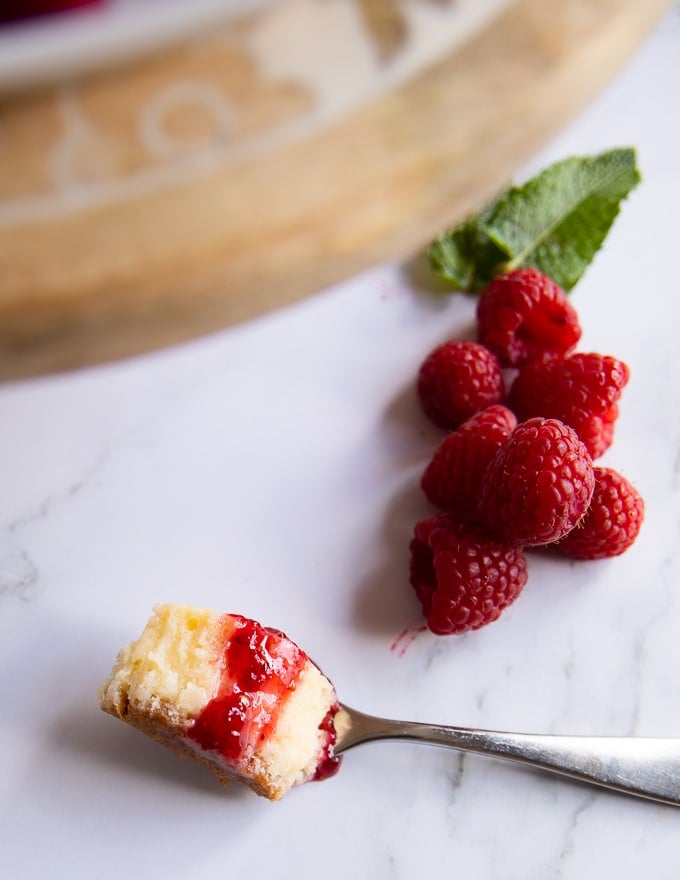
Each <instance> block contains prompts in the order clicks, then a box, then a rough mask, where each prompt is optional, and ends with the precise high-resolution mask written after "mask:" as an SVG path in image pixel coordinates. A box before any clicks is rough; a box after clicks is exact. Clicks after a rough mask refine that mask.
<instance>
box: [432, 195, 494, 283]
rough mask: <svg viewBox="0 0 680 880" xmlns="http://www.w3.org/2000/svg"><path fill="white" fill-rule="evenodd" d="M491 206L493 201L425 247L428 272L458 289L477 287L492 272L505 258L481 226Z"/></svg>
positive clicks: (485, 281) (492, 206)
mask: <svg viewBox="0 0 680 880" xmlns="http://www.w3.org/2000/svg"><path fill="white" fill-rule="evenodd" d="M495 206H496V202H495V201H494V202H492V203H491V204H490V205H487V207H486V208H484V210H483V211H480V213H479V214H475V215H474V216H472V217H469V218H468V219H467V220H465V221H464V222H463V223H461V224H460V226H457V227H456V228H455V229H453V230H451V231H450V232H448V233H446V234H444V235H441V236H439V238H437V239H435V241H433V242H432V244H431V245H430V247H429V248H428V250H427V258H428V260H429V262H430V268H431V269H432V271H433V272H434V273H435V274H436V275H439V277H440V278H444V279H445V280H446V281H449V282H451V284H453V285H454V287H456V288H458V289H459V290H481V289H482V288H483V287H485V286H486V284H487V283H488V279H489V278H492V277H493V275H494V274H495V270H496V267H497V266H498V264H499V263H503V262H504V261H505V260H507V258H508V255H507V254H506V253H505V252H504V251H502V250H501V249H500V248H499V247H498V246H497V245H496V244H494V242H492V241H491V239H490V238H489V237H488V236H487V235H486V234H485V233H484V231H483V227H482V224H483V223H484V222H485V220H486V219H487V218H488V217H490V216H491V213H492V212H493V209H494V208H495Z"/></svg>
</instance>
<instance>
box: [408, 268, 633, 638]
mask: <svg viewBox="0 0 680 880" xmlns="http://www.w3.org/2000/svg"><path fill="white" fill-rule="evenodd" d="M580 337H581V327H580V325H579V320H578V316H577V314H576V311H575V310H574V308H573V306H572V305H571V303H570V302H569V301H568V299H567V296H566V294H565V293H564V291H563V290H562V289H561V288H560V287H559V286H558V285H557V284H555V282H554V281H552V280H551V279H550V278H548V277H546V276H545V275H543V274H542V273H541V272H539V271H538V270H536V269H533V268H526V269H519V270H517V271H514V272H510V273H508V274H506V275H502V276H500V277H497V278H496V279H494V280H493V281H492V282H491V284H490V285H489V286H488V287H487V288H486V290H485V291H484V292H483V293H482V295H481V297H480V300H479V303H478V307H477V341H476V342H469V341H451V342H446V343H444V344H443V345H440V346H439V347H438V348H436V349H435V350H434V351H433V352H431V353H430V355H429V356H428V357H427V358H426V359H425V361H424V363H423V364H422V366H421V368H420V372H419V375H418V386H417V389H418V396H419V399H420V402H421V404H422V407H423V410H424V412H425V413H426V415H427V416H428V417H429V418H430V419H431V420H432V421H433V422H434V423H435V424H436V425H438V426H439V427H441V428H444V429H445V430H446V431H447V432H448V433H447V434H446V436H445V437H444V439H443V440H442V442H441V444H440V446H439V448H438V449H437V450H436V452H435V454H434V456H433V458H432V460H431V461H430V463H429V464H428V466H427V469H426V470H425V472H424V474H423V477H422V481H421V485H422V488H423V491H424V493H425V495H426V496H427V498H428V500H429V501H430V502H431V503H432V504H433V505H434V506H435V507H436V508H438V509H439V512H437V513H435V514H433V515H432V516H429V517H427V518H426V519H424V520H421V521H420V522H419V523H418V524H417V525H416V527H415V533H414V536H413V539H412V541H411V545H410V581H411V585H412V586H413V588H414V590H415V592H416V595H417V596H418V599H419V600H420V603H421V605H422V608H423V613H424V615H425V618H426V620H427V625H428V627H429V629H430V630H431V631H432V632H434V633H437V634H438V635H448V634H452V633H463V632H467V631H469V630H475V629H479V628H480V627H482V626H484V625H486V624H488V623H491V622H492V621H494V620H496V619H497V618H498V617H499V616H500V614H501V613H502V611H503V610H504V609H505V608H507V607H508V605H510V604H511V603H512V602H514V600H515V599H516V598H517V597H518V596H519V594H520V593H521V591H522V589H523V587H524V585H525V584H526V581H527V562H526V556H525V553H524V550H525V549H526V548H531V547H544V546H546V545H549V546H550V547H554V548H555V549H556V550H557V551H559V552H560V553H562V554H564V555H565V556H568V557H571V558H573V559H603V558H607V557H612V556H618V555H619V554H621V553H623V552H624V551H625V550H627V549H628V547H630V545H631V544H632V543H633V542H634V541H635V539H636V538H637V535H638V532H639V530H640V526H641V524H642V519H643V516H644V503H643V500H642V498H641V497H640V495H639V494H638V492H637V491H636V489H635V488H634V487H633V486H632V485H631V483H630V482H629V481H628V480H627V479H626V478H625V477H624V476H622V475H621V474H620V473H618V472H617V471H615V470H613V469H612V468H608V467H596V466H595V465H594V464H593V461H594V460H595V459H597V458H599V457H600V456H601V455H602V454H603V453H604V452H605V450H606V449H608V448H609V446H610V445H611V443H612V440H613V437H614V427H615V423H616V420H617V417H618V413H619V411H618V404H619V399H620V397H621V393H622V391H623V388H624V387H625V385H626V383H627V382H628V379H629V370H628V367H627V366H626V364H625V363H623V361H620V360H618V359H617V358H614V357H610V356H608V355H602V354H597V353H581V352H575V349H576V346H577V344H578V341H579V339H580Z"/></svg>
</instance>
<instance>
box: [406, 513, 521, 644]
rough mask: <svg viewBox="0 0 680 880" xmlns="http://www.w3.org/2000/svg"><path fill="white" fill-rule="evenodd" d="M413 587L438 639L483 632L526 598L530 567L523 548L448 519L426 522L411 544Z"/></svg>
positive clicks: (418, 527) (439, 516)
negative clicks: (469, 632) (525, 591)
mask: <svg viewBox="0 0 680 880" xmlns="http://www.w3.org/2000/svg"><path fill="white" fill-rule="evenodd" d="M410 549H411V585H412V586H413V588H414V590H415V591H416V594H417V596H418V598H419V600H420V603H421V605H422V607H423V613H424V614H425V617H426V620H427V625H428V627H429V629H431V630H432V632H433V633H436V634H437V635H450V634H452V633H463V632H467V631H468V630H473V629H479V628H480V627H482V626H485V625H486V624H487V623H491V622H492V621H494V620H496V619H497V618H498V617H499V616H500V614H501V612H502V611H503V610H504V609H505V608H507V607H508V605H510V604H511V603H512V602H514V601H515V599H516V598H517V597H518V596H519V594H520V593H521V592H522V588H523V587H524V585H525V583H526V581H527V565H526V559H525V558H524V554H523V552H522V551H521V550H520V549H519V548H518V547H509V546H507V545H505V544H501V543H499V542H498V541H495V540H494V539H493V538H491V537H489V535H488V533H486V532H484V531H483V530H482V529H481V528H479V527H476V526H471V525H469V524H465V523H462V522H461V521H460V520H458V519H456V517H454V516H453V515H452V514H449V513H438V514H435V516H431V517H428V518H427V519H424V520H421V521H420V522H419V523H418V524H417V525H416V528H415V534H414V537H413V540H412V541H411V548H410Z"/></svg>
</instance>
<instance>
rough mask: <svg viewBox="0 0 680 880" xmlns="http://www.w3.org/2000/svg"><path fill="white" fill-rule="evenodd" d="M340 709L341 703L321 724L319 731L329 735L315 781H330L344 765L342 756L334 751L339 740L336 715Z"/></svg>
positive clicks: (330, 711) (337, 704)
mask: <svg viewBox="0 0 680 880" xmlns="http://www.w3.org/2000/svg"><path fill="white" fill-rule="evenodd" d="M339 709H340V705H339V703H336V704H335V705H334V706H333V707H331V709H329V710H328V712H327V713H326V717H325V718H324V719H323V721H322V722H321V724H320V725H319V730H323V731H324V732H325V733H326V734H327V738H326V744H325V746H324V751H323V757H322V758H321V760H320V761H319V766H318V767H317V768H316V773H315V774H314V777H313V779H314V781H316V782H318V781H321V780H322V779H329V778H330V777H331V776H335V774H336V773H337V772H338V770H339V769H340V764H341V763H342V757H341V756H340V755H336V754H335V752H334V751H333V749H334V747H335V741H336V740H337V738H338V737H337V734H336V732H335V723H334V722H335V715H336V713H337V711H338V710H339Z"/></svg>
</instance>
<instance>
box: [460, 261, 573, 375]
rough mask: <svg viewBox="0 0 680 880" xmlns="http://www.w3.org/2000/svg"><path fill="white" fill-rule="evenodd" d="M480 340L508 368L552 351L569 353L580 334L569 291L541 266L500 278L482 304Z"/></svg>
mask: <svg viewBox="0 0 680 880" xmlns="http://www.w3.org/2000/svg"><path fill="white" fill-rule="evenodd" d="M477 338H478V340H479V341H480V342H481V343H482V344H483V345H485V346H486V347H487V348H489V349H490V350H491V351H492V352H494V354H495V355H496V356H497V357H498V359H499V360H500V362H501V364H502V365H503V366H506V367H517V366H519V365H520V364H523V363H525V362H526V361H528V360H531V359H532V358H535V357H540V356H541V355H543V354H546V353H549V352H555V353H557V354H566V353H567V352H569V351H571V350H572V349H573V348H574V347H575V345H576V343H577V342H578V341H579V339H580V338H581V327H580V325H579V322H578V316H577V314H576V311H575V310H574V308H573V306H572V305H571V304H570V303H569V301H568V299H567V295H566V294H565V292H564V291H563V290H562V288H561V287H558V285H557V284H555V282H554V281H552V279H550V278H548V277H547V276H546V275H543V274H542V273H541V272H539V271H538V270H537V269H532V268H528V269H517V270H516V271H514V272H510V273H508V274H507V275H501V276H499V277H498V278H495V279H494V280H493V281H492V282H491V284H489V286H488V287H487V288H486V290H484V291H483V293H482V295H481V297H480V300H479V303H478V304H477Z"/></svg>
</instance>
